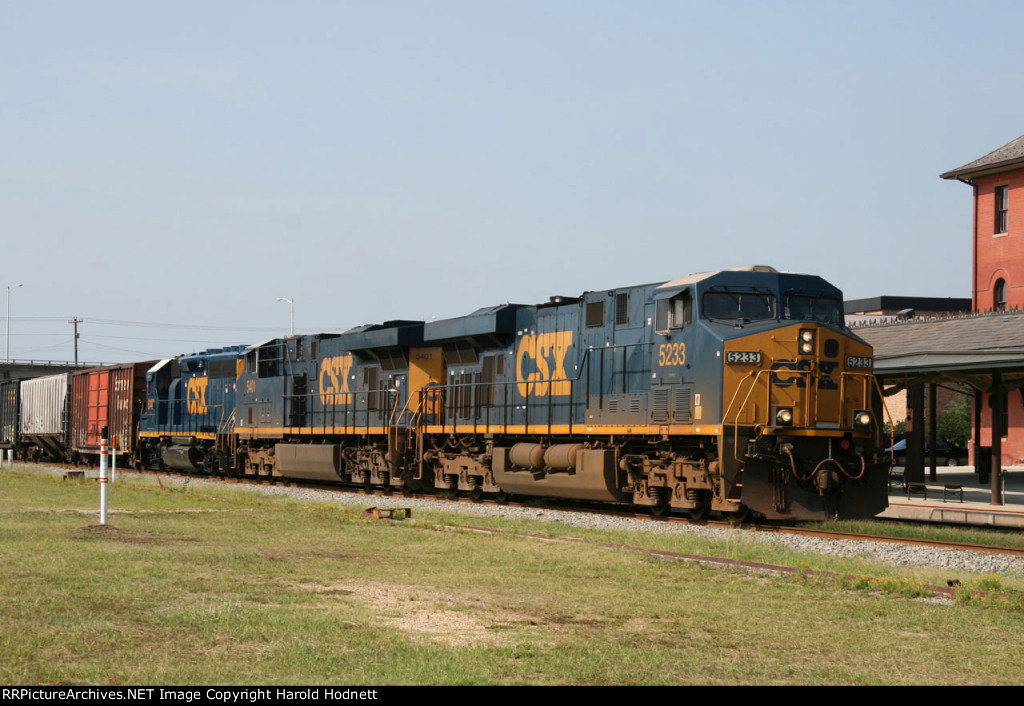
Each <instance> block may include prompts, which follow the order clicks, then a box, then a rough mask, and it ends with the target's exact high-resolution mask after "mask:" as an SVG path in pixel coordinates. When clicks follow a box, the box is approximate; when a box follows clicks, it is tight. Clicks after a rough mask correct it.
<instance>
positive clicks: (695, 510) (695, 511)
mask: <svg viewBox="0 0 1024 706" xmlns="http://www.w3.org/2000/svg"><path fill="white" fill-rule="evenodd" d="M710 510H711V508H710V507H709V506H708V504H707V503H703V504H701V505H698V506H697V507H691V508H690V509H689V510H687V512H689V513H690V519H691V520H703V519H704V518H705V517H707V516H708V512H709V511H710Z"/></svg>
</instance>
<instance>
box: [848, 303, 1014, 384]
mask: <svg viewBox="0 0 1024 706" xmlns="http://www.w3.org/2000/svg"><path fill="white" fill-rule="evenodd" d="M854 333H855V334H856V335H858V336H860V337H861V338H863V339H864V340H865V341H867V342H868V343H870V344H871V345H872V346H873V347H874V349H875V375H876V376H878V378H879V380H880V381H881V382H882V383H883V384H885V385H887V386H892V388H890V389H891V390H892V391H899V390H902V389H904V388H906V387H908V386H910V385H917V384H928V383H942V382H955V383H963V384H966V385H969V386H971V387H973V388H974V389H976V390H980V391H982V392H990V391H991V386H992V373H993V372H994V371H997V370H998V371H1000V373H1001V375H1000V377H1001V379H1002V387H1003V388H1004V389H1015V388H1018V387H1021V386H1022V385H1024V312H1021V311H1006V312H996V313H988V314H971V315H965V316H957V317H952V318H943V319H924V320H911V321H893V322H886V323H881V324H874V325H866V326H860V327H857V328H855V329H854Z"/></svg>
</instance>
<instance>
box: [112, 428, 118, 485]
mask: <svg viewBox="0 0 1024 706" xmlns="http://www.w3.org/2000/svg"><path fill="white" fill-rule="evenodd" d="M115 480H117V434H114V436H113V437H112V438H111V439H110V482H111V483H113V482H114V481H115Z"/></svg>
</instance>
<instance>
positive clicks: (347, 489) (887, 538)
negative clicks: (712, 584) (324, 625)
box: [16, 462, 1024, 557]
mask: <svg viewBox="0 0 1024 706" xmlns="http://www.w3.org/2000/svg"><path fill="white" fill-rule="evenodd" d="M16 463H18V464H19V465H20V464H22V463H24V462H16ZM24 465H39V464H31V463H25V464H24ZM45 465H49V466H54V467H59V468H65V469H67V470H76V471H80V470H83V469H82V467H81V466H72V465H71V464H62V463H49V464H45ZM117 472H118V473H130V474H139V475H151V474H152V473H154V472H153V471H136V470H134V469H118V471H117ZM163 473H169V474H171V475H176V476H185V477H187V478H197V479H202V480H206V481H218V482H223V483H232V484H240V485H257V486H259V485H263V486H277V487H286V488H289V487H290V488H308V489H312V490H322V491H326V492H333V493H347V494H357V495H364V496H366V497H368V498H370V497H375V496H376V497H393V496H394V493H393V492H389V491H385V490H381V489H379V488H362V487H353V486H346V485H340V484H327V483H316V482H301V481H295V480H286V479H281V478H237V477H218V476H207V475H190V474H188V473H177V472H172V471H163ZM404 497H408V498H410V499H416V500H423V501H432V500H436V501H444V502H457V503H465V504H469V505H495V506H499V505H500V506H506V507H517V508H530V509H544V510H553V511H563V512H575V513H583V514H598V515H605V516H611V517H620V518H627V519H638V520H644V521H648V522H665V523H670V524H685V525H698V526H701V527H712V528H719V529H743V530H746V531H751V532H766V533H773V534H789V535H796V536H803V537H813V538H818V539H841V540H848V541H856V542H885V543H891V544H905V545H912V546H920V547H930V548H937V549H951V550H962V551H974V552H983V553H989V554H1000V555H1007V556H1014V557H1024V548H1016V547H1002V546H995V545H988V544H974V543H966V542H951V541H943V540H933V539H922V538H914V537H894V536H891V535H878V534H861V533H854V532H839V531H834V530H828V529H819V528H810V527H801V526H793V525H779V524H766V523H754V522H748V523H742V524H736V523H734V522H730V521H727V520H717V519H700V520H694V519H691V518H689V517H687V516H685V515H671V514H669V515H665V516H662V517H652V516H651V515H650V514H648V513H645V512H637V511H635V510H632V509H624V508H622V507H618V506H614V505H606V504H593V503H590V504H584V503H580V502H574V501H564V502H558V501H553V500H551V499H550V498H544V499H539V500H532V499H531V500H527V501H514V500H513V501H507V502H499V501H497V500H493V499H489V498H470V497H462V496H458V495H450V496H449V495H444V494H425V493H413V494H408V495H404ZM901 522H903V523H905V524H923V523H915V522H913V521H912V520H901ZM928 524H929V525H931V526H935V523H928Z"/></svg>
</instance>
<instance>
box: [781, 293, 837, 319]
mask: <svg viewBox="0 0 1024 706" xmlns="http://www.w3.org/2000/svg"><path fill="white" fill-rule="evenodd" d="M784 301H785V307H784V309H783V312H782V316H783V318H786V319H798V320H800V321H821V322H824V323H831V324H839V325H840V326H842V324H843V307H842V306H841V305H840V304H839V300H838V299H836V298H835V297H817V296H807V295H802V294H787V295H786V297H785V298H784Z"/></svg>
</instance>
